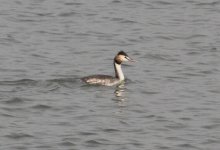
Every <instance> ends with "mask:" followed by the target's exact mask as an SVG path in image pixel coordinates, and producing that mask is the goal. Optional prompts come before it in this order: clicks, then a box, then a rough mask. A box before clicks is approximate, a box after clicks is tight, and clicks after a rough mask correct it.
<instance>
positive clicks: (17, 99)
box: [5, 97, 28, 104]
mask: <svg viewBox="0 0 220 150" xmlns="http://www.w3.org/2000/svg"><path fill="white" fill-rule="evenodd" d="M27 100H28V99H26V98H21V97H13V98H11V99H9V100H7V101H5V103H6V104H21V103H24V102H25V101H27Z"/></svg>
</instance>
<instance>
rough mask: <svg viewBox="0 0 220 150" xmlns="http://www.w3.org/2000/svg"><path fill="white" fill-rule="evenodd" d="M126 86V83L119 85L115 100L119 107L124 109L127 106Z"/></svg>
mask: <svg viewBox="0 0 220 150" xmlns="http://www.w3.org/2000/svg"><path fill="white" fill-rule="evenodd" d="M125 91H126V88H125V85H124V83H122V84H120V85H118V86H117V87H116V89H115V92H114V93H115V98H114V99H113V100H115V101H116V102H117V103H118V105H119V106H121V107H123V106H125V101H126V97H125Z"/></svg>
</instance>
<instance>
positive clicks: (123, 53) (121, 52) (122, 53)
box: [118, 51, 128, 56]
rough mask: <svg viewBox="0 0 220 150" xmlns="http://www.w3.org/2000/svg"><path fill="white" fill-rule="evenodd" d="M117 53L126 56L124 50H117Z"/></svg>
mask: <svg viewBox="0 0 220 150" xmlns="http://www.w3.org/2000/svg"><path fill="white" fill-rule="evenodd" d="M118 55H124V56H128V55H127V54H126V53H125V52H124V51H120V52H118Z"/></svg>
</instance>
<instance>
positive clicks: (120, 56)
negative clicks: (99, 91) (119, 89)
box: [81, 51, 135, 86]
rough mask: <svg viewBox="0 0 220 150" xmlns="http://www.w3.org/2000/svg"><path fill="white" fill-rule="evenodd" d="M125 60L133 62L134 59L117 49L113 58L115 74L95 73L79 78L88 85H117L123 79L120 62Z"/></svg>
mask: <svg viewBox="0 0 220 150" xmlns="http://www.w3.org/2000/svg"><path fill="white" fill-rule="evenodd" d="M127 61H130V62H135V60H133V59H132V58H130V57H129V56H128V55H127V54H126V53H125V52H124V51H119V52H118V53H117V55H116V56H115V57H114V60H113V65H114V70H115V76H109V75H100V74H97V75H90V76H86V77H83V78H81V80H82V81H83V82H85V83H86V84H89V85H104V86H113V85H118V84H120V83H122V82H123V81H124V80H125V77H124V73H123V71H122V69H121V64H122V63H123V62H127Z"/></svg>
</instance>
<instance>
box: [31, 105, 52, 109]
mask: <svg viewBox="0 0 220 150" xmlns="http://www.w3.org/2000/svg"><path fill="white" fill-rule="evenodd" d="M32 108H33V109H39V110H47V109H51V108H52V107H51V106H48V105H43V104H38V105H34V106H32Z"/></svg>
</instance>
